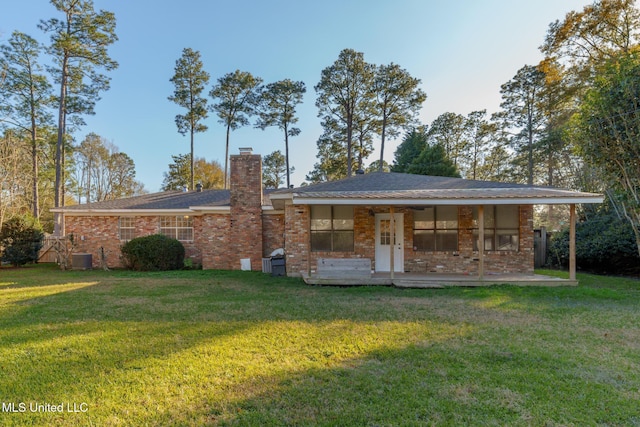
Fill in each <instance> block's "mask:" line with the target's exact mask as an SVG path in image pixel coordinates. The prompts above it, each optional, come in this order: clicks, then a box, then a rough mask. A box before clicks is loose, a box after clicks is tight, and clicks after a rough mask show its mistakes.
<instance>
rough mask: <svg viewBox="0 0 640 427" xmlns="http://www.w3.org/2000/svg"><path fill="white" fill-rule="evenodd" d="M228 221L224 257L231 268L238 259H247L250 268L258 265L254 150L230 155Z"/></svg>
mask: <svg viewBox="0 0 640 427" xmlns="http://www.w3.org/2000/svg"><path fill="white" fill-rule="evenodd" d="M230 182H231V186H230V189H231V223H230V229H229V242H228V247H227V251H228V257H229V261H230V267H231V269H233V270H235V269H239V268H240V263H241V261H240V260H241V259H243V258H249V259H250V260H251V269H252V270H257V271H260V270H261V269H262V251H263V248H262V159H261V157H260V156H259V155H255V154H238V155H233V156H231V174H230Z"/></svg>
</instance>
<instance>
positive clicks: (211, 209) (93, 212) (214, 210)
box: [51, 205, 282, 216]
mask: <svg viewBox="0 0 640 427" xmlns="http://www.w3.org/2000/svg"><path fill="white" fill-rule="evenodd" d="M262 211H263V212H265V213H267V214H279V213H282V211H280V210H276V209H274V208H273V206H270V205H265V206H263V207H262ZM51 212H54V213H63V214H64V215H65V216H167V215H204V214H220V215H228V214H230V213H231V207H229V206H190V207H189V208H186V209H68V208H53V209H51Z"/></svg>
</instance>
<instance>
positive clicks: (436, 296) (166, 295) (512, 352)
mask: <svg viewBox="0 0 640 427" xmlns="http://www.w3.org/2000/svg"><path fill="white" fill-rule="evenodd" d="M45 273H47V274H45V275H46V276H47V277H45V278H42V277H40V276H39V275H38V274H35V273H34V272H32V271H29V272H28V274H26V275H25V277H23V278H21V277H18V276H19V275H15V274H13V275H12V276H14V277H12V278H10V280H11V281H13V282H14V283H15V284H14V285H10V286H9V287H8V288H9V290H11V291H17V290H18V289H21V288H22V289H25V295H24V297H23V298H17V299H16V300H13V301H12V302H10V303H9V304H5V302H4V301H2V300H0V355H1V356H0V368H1V369H2V371H3V372H4V373H6V375H3V377H2V379H0V395H2V396H6V398H7V399H8V400H9V401H14V402H32V401H37V402H49V403H58V402H61V401H64V402H73V403H81V402H86V403H87V404H88V408H89V410H88V412H87V413H80V414H75V413H72V414H50V413H46V414H41V413H35V414H7V413H0V421H2V424H4V425H11V424H14V425H23V424H29V423H31V424H49V425H51V424H53V425H55V424H59V425H87V424H89V423H94V424H99V425H206V424H211V425H216V424H220V425H399V424H400V425H423V424H430V423H431V424H444V425H448V424H449V425H450V424H500V425H504V424H516V425H517V424H522V425H531V424H535V425H537V424H545V422H547V421H551V423H560V424H571V423H574V424H583V423H584V424H589V423H593V422H594V420H595V421H596V422H602V423H604V422H607V421H610V422H611V424H631V425H633V422H636V424H637V423H638V420H640V418H639V417H640V415H638V414H637V412H635V413H634V412H633V411H634V409H633V408H635V410H636V411H637V408H638V405H634V404H633V402H634V400H633V399H636V401H637V398H638V395H637V390H640V388H638V377H637V373H636V374H635V377H630V378H629V379H628V380H627V381H626V382H625V381H624V380H622V379H619V377H620V376H621V375H622V373H623V372H624V370H623V369H622V370H620V371H616V370H615V368H613V367H611V368H608V367H604V368H602V369H600V370H599V371H597V372H596V373H595V374H594V373H593V371H591V370H590V367H589V366H587V365H586V364H585V362H586V361H589V360H590V359H584V360H578V359H576V358H575V357H574V355H575V352H572V351H571V349H568V348H567V347H566V346H567V345H573V344H575V342H577V343H579V344H581V345H584V344H583V343H582V342H581V341H579V339H580V338H579V337H578V338H576V337H572V339H573V340H575V342H572V343H571V344H569V342H571V341H567V342H564V341H563V340H562V339H561V338H560V337H561V334H555V335H554V334H548V331H547V329H548V328H549V325H548V323H549V321H548V319H546V318H544V317H541V318H539V317H535V316H531V315H530V314H528V313H524V314H523V312H522V306H523V305H524V306H525V308H526V310H529V311H531V307H533V306H535V305H537V304H548V306H547V309H549V310H551V309H554V307H555V306H556V305H557V304H556V305H554V304H555V303H554V301H555V300H554V298H556V297H557V296H558V295H559V294H558V292H559V291H558V290H557V289H552V290H544V291H537V290H531V289H529V288H527V289H526V290H522V291H521V290H519V289H517V288H511V287H496V288H483V289H477V290H465V289H447V290H438V291H422V290H421V291H415V290H410V291H403V290H397V289H389V288H358V289H354V288H351V289H343V288H313V287H307V286H304V285H301V282H299V281H296V280H278V279H274V278H271V277H268V276H264V275H261V274H254V273H248V274H240V273H222V272H178V273H170V274H163V273H154V274H141V273H128V272H115V273H105V272H71V273H70V274H67V273H59V272H54V271H48V270H45ZM31 275H33V276H32V277H30V276H31ZM52 282H55V283H58V285H57V288H55V289H57V290H59V292H56V293H48V294H46V295H41V296H35V297H33V296H30V295H29V292H27V291H34V292H35V291H37V290H38V289H40V290H46V289H54V288H50V287H49V285H47V283H49V284H50V283H52ZM29 283H31V285H29ZM88 283H93V284H91V285H81V284H88ZM65 287H67V288H66V289H65ZM573 289H574V288H571V289H570V290H573ZM6 290H7V288H4V289H1V288H0V298H3V296H4V295H6V293H4V292H5V291H6ZM561 294H562V292H561ZM598 295H599V294H596V295H594V296H593V298H598ZM479 301H480V302H482V304H476V303H477V302H479ZM618 303H620V304H625V307H627V305H626V304H627V303H628V302H627V301H622V302H620V301H617V302H616V301H614V302H612V304H618ZM527 304H529V307H526V305H527ZM635 304H637V301H636V303H635ZM562 309H564V308H562ZM598 310H601V307H598ZM562 315H564V314H562ZM569 315H571V313H569ZM635 319H637V315H636V317H635ZM545 321H546V322H547V324H545V323H544V322H545ZM558 323H562V322H558ZM510 334H513V335H510ZM541 336H542V337H545V339H549V338H550V339H551V341H547V342H545V341H544V340H541V339H540V337H541ZM527 337H531V342H529V340H528V339H527ZM532 343H533V344H532ZM536 343H539V344H536ZM540 344H542V345H540ZM587 344H588V342H587ZM597 344H598V345H599V346H598V347H597V348H594V351H599V350H602V349H603V348H606V347H605V346H606V345H607V344H608V343H606V342H605V343H600V342H598V343H597ZM600 344H602V345H600ZM610 351H613V352H614V353H615V352H616V350H615V349H614V350H610ZM609 357H610V358H612V355H610V356H609ZM635 363H636V364H635V365H633V364H632V363H631V362H629V366H628V369H632V368H633V367H634V366H636V367H637V363H638V362H637V360H636V362H635ZM608 369H610V371H609V370H608ZM585 372H590V373H589V375H586V374H585ZM634 387H635V390H636V394H635V395H634V394H633V390H634ZM3 398H4V397H3ZM558 402H560V403H562V404H558ZM594 402H595V403H594ZM634 417H635V418H634ZM634 420H635V421H634Z"/></svg>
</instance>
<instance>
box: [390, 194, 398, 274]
mask: <svg viewBox="0 0 640 427" xmlns="http://www.w3.org/2000/svg"><path fill="white" fill-rule="evenodd" d="M394 211H395V209H394V208H393V206H391V207H389V214H390V218H389V228H390V230H389V233H390V234H389V238H390V242H389V250H390V254H389V263H390V264H391V268H390V269H389V271H390V273H389V274H390V276H389V277H391V280H393V279H394V272H395V269H396V260H395V251H396V245H395V240H396V234H395V232H396V224H395V221H394V218H393V216H394V215H393V214H394Z"/></svg>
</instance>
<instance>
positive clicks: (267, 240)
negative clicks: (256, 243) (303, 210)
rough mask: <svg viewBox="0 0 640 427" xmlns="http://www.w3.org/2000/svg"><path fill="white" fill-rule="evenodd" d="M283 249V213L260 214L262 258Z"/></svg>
mask: <svg viewBox="0 0 640 427" xmlns="http://www.w3.org/2000/svg"><path fill="white" fill-rule="evenodd" d="M280 248H283V249H284V212H282V213H268V214H264V213H263V214H262V256H263V257H265V258H267V257H269V255H270V254H271V252H273V251H275V250H276V249H280Z"/></svg>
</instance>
